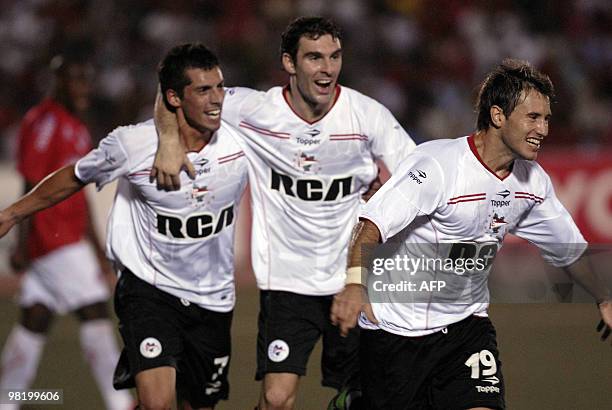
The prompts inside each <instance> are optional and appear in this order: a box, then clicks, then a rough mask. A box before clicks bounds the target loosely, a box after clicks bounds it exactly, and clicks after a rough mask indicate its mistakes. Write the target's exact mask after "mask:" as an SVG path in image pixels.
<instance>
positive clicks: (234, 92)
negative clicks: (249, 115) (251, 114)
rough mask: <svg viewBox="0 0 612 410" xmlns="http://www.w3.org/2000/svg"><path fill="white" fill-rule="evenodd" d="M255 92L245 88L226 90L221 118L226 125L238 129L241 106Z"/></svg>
mask: <svg viewBox="0 0 612 410" xmlns="http://www.w3.org/2000/svg"><path fill="white" fill-rule="evenodd" d="M256 92H257V91H256V90H253V89H251V88H246V87H229V88H226V89H225V99H224V100H223V109H222V112H221V118H222V119H223V120H224V121H225V122H227V123H228V124H230V125H232V126H234V127H239V126H240V121H241V117H240V111H241V109H242V105H243V104H244V102H245V101H246V99H247V97H248V96H249V95H251V94H253V93H256Z"/></svg>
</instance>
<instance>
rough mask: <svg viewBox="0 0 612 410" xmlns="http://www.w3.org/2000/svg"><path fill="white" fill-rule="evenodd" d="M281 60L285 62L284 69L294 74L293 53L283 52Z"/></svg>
mask: <svg viewBox="0 0 612 410" xmlns="http://www.w3.org/2000/svg"><path fill="white" fill-rule="evenodd" d="M281 61H282V63H283V69H284V70H285V71H286V72H288V73H289V75H294V74H295V63H294V61H293V58H292V57H291V55H289V53H283V56H282V58H281Z"/></svg>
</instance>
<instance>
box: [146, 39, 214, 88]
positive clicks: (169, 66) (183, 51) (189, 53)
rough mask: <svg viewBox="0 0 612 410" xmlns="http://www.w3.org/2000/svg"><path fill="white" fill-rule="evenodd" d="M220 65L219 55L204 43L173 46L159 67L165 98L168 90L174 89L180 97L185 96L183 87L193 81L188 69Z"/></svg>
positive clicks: (206, 68) (211, 67)
mask: <svg viewBox="0 0 612 410" xmlns="http://www.w3.org/2000/svg"><path fill="white" fill-rule="evenodd" d="M218 66H219V60H218V59H217V56H216V55H215V54H214V53H213V52H212V51H210V50H209V49H208V48H207V47H206V46H205V45H203V44H200V43H187V44H181V45H178V46H176V47H173V48H172V50H170V51H169V52H168V54H166V56H165V57H164V59H163V60H162V61H161V62H160V63H159V67H158V69H157V73H158V75H159V84H160V86H161V91H162V95H163V96H164V100H165V99H166V91H167V90H174V91H176V93H177V94H178V95H179V96H180V97H183V89H184V88H185V86H187V85H189V84H190V83H191V80H190V79H189V77H187V75H186V73H185V71H186V70H187V69H189V68H201V69H203V70H212V69H213V68H215V67H218Z"/></svg>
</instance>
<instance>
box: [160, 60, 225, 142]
mask: <svg viewBox="0 0 612 410" xmlns="http://www.w3.org/2000/svg"><path fill="white" fill-rule="evenodd" d="M185 76H186V77H187V78H189V80H190V83H189V84H188V85H186V86H185V87H184V88H183V96H182V97H179V96H178V94H177V93H175V92H174V90H169V94H168V102H170V104H172V105H173V106H175V107H181V108H182V109H183V113H184V115H185V120H186V121H187V124H189V126H190V127H192V128H194V129H196V130H197V131H199V132H201V133H214V132H215V131H217V130H218V129H219V127H220V126H221V108H222V106H223V99H224V97H225V91H224V89H223V74H222V73H221V69H220V68H219V67H214V68H212V69H210V70H204V69H202V68H187V69H186V70H185Z"/></svg>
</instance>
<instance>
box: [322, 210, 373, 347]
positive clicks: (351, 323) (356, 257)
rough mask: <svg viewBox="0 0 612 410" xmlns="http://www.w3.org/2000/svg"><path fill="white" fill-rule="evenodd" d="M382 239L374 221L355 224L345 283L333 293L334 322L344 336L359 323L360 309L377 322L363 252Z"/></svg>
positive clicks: (332, 315) (332, 313) (332, 310)
mask: <svg viewBox="0 0 612 410" xmlns="http://www.w3.org/2000/svg"><path fill="white" fill-rule="evenodd" d="M380 240H381V235H380V232H379V231H378V228H377V227H376V225H374V224H373V223H372V222H370V221H368V220H367V219H364V220H361V221H359V222H358V223H357V225H355V228H354V229H353V234H352V237H351V243H350V245H349V257H348V270H347V274H346V282H345V283H346V286H345V287H344V289H343V290H342V292H340V293H338V294H337V295H336V296H334V302H333V304H332V309H331V321H332V323H333V324H335V325H338V326H339V327H340V333H341V334H342V335H343V336H346V335H347V334H348V331H349V330H350V329H352V328H354V327H355V326H356V325H357V318H358V316H359V313H360V312H364V313H365V315H366V316H367V318H368V320H369V321H370V322H372V323H377V321H376V318H375V317H374V313H373V312H372V306H371V305H370V303H369V302H368V297H367V293H366V288H365V286H366V284H367V280H366V278H367V272H368V270H367V266H364V264H365V261H366V260H367V259H368V258H367V257H365V258H364V255H363V253H362V252H363V249H364V247H365V248H367V249H372V248H373V247H374V246H375V245H378V244H379V243H380Z"/></svg>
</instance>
